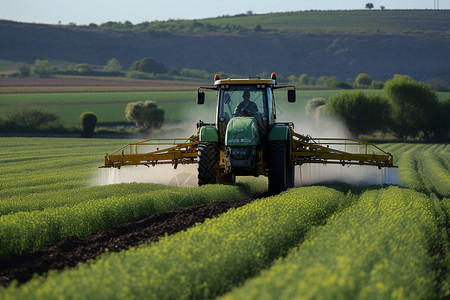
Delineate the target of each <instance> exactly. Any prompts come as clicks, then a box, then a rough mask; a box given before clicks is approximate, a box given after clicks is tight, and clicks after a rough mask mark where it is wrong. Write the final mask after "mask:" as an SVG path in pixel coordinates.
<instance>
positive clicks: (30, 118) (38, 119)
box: [6, 107, 59, 131]
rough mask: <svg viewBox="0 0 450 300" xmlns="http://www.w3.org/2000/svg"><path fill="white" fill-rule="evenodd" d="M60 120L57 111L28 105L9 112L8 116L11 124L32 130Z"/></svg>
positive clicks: (7, 120) (7, 119)
mask: <svg viewBox="0 0 450 300" xmlns="http://www.w3.org/2000/svg"><path fill="white" fill-rule="evenodd" d="M58 120H59V116H58V115H56V114H55V113H51V112H47V111H43V110H40V109H38V108H26V107H23V108H21V109H18V110H16V111H13V112H12V113H9V114H8V116H7V118H6V122H8V123H9V124H10V125H11V126H13V127H16V128H20V129H25V130H31V131H35V130H39V129H44V128H45V127H49V126H52V125H55V124H56V122H57V121H58Z"/></svg>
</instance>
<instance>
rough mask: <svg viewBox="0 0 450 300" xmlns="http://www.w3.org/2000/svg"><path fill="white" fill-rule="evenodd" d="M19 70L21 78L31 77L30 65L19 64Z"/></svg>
mask: <svg viewBox="0 0 450 300" xmlns="http://www.w3.org/2000/svg"><path fill="white" fill-rule="evenodd" d="M18 70H19V74H20V76H22V77H29V76H30V75H31V67H30V65H29V64H26V63H23V62H21V63H19V68H18Z"/></svg>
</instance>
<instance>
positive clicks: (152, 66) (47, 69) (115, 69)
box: [2, 57, 225, 80]
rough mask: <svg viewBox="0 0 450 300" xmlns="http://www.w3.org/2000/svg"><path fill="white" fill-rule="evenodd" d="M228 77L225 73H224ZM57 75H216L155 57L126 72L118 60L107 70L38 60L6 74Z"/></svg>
mask: <svg viewBox="0 0 450 300" xmlns="http://www.w3.org/2000/svg"><path fill="white" fill-rule="evenodd" d="M221 74H222V75H224V74H225V73H224V72H221ZM56 75H78V76H124V77H129V78H135V79H149V80H151V79H167V80H172V79H180V77H186V78H197V79H211V78H213V75H214V74H212V73H210V72H207V71H205V70H198V69H189V68H181V69H178V68H176V67H172V68H170V69H167V67H166V66H165V65H164V64H163V63H161V62H158V61H157V60H156V59H154V58H152V57H144V58H143V59H141V60H137V61H135V62H133V63H132V64H131V66H130V67H129V68H127V69H124V68H123V67H122V65H121V64H120V62H119V61H118V60H117V59H116V58H112V59H110V60H109V61H108V62H107V63H106V65H105V66H93V65H90V64H87V63H81V64H77V65H69V66H68V67H66V68H64V69H58V68H57V67H55V66H54V65H52V64H51V63H50V62H49V61H48V60H41V59H36V60H35V62H34V64H32V65H30V64H27V63H19V65H18V68H17V71H16V72H15V73H12V74H7V75H5V74H2V76H9V77H38V78H47V77H54V76H56Z"/></svg>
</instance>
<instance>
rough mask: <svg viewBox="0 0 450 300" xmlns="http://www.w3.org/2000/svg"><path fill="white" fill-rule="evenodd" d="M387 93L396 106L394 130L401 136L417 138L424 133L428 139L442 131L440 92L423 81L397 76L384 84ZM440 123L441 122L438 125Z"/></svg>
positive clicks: (393, 118)
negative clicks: (438, 96)
mask: <svg viewBox="0 0 450 300" xmlns="http://www.w3.org/2000/svg"><path fill="white" fill-rule="evenodd" d="M384 92H385V94H386V95H387V96H388V98H389V101H390V103H391V106H392V112H391V115H392V126H391V127H392V129H393V130H394V132H395V134H396V136H397V137H399V138H401V139H406V138H407V137H408V136H411V137H417V136H418V135H419V133H420V132H422V133H423V134H424V138H425V139H428V138H430V137H431V136H432V135H433V134H435V133H436V132H437V131H439V127H440V126H441V125H439V123H440V121H439V120H438V119H440V118H442V117H439V116H437V115H436V113H440V112H439V107H440V104H439V100H438V98H437V95H436V93H434V91H433V90H432V89H431V88H430V87H429V86H428V85H426V84H424V83H423V82H417V81H415V80H414V79H412V78H411V77H409V76H405V75H395V76H394V78H393V79H391V80H388V81H387V82H386V84H385V85H384ZM438 121H439V122H438Z"/></svg>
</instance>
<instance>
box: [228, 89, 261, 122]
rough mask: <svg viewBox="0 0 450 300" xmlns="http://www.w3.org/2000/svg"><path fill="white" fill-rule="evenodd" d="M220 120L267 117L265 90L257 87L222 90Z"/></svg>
mask: <svg viewBox="0 0 450 300" xmlns="http://www.w3.org/2000/svg"><path fill="white" fill-rule="evenodd" d="M220 99H221V101H220V107H219V118H224V119H225V120H226V121H228V120H230V119H231V118H232V117H234V116H236V117H239V116H246V117H262V116H267V105H266V103H267V101H266V99H265V90H264V89H258V88H257V87H255V86H241V85H239V86H230V88H229V89H221V90H220Z"/></svg>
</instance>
